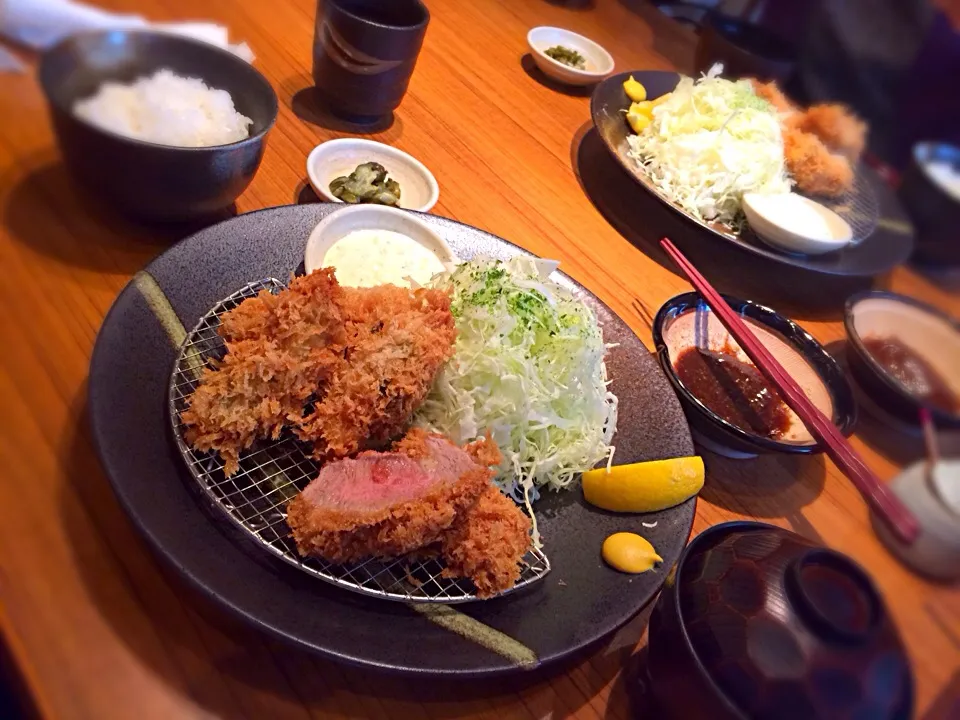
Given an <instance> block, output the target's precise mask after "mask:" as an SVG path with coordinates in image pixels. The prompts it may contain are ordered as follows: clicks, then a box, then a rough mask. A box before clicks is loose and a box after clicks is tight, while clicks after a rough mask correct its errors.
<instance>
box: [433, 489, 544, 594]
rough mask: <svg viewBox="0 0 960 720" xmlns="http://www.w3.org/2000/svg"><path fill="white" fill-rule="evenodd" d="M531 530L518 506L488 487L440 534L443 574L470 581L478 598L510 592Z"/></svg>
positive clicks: (526, 549) (526, 547)
mask: <svg viewBox="0 0 960 720" xmlns="http://www.w3.org/2000/svg"><path fill="white" fill-rule="evenodd" d="M530 528H531V523H530V518H528V517H527V516H526V514H525V513H524V512H523V511H522V510H521V509H520V508H519V507H518V506H517V504H516V503H515V502H513V500H511V499H510V498H508V497H507V496H506V495H504V494H503V493H501V492H500V490H499V489H498V488H497V487H496V485H492V484H489V483H488V485H487V488H486V489H485V490H484V491H483V493H482V494H481V495H480V497H479V498H478V499H477V501H476V502H475V503H474V504H473V505H472V506H471V507H470V508H469V509H468V510H466V511H465V512H462V513H460V515H458V517H457V519H456V521H455V522H454V523H453V525H452V526H451V527H450V529H449V530H448V531H447V532H445V533H444V534H443V539H442V541H441V546H440V547H441V554H442V555H443V559H444V561H445V562H446V564H447V569H446V570H445V571H444V574H445V575H448V576H461V577H468V578H470V579H471V580H472V581H473V584H474V585H476V587H477V597H481V598H482V597H490V596H491V595H496V594H497V593H500V592H503V591H504V590H507V589H509V588H512V587H513V586H514V585H516V583H517V580H518V579H519V578H520V559H521V558H522V557H523V556H524V555H525V554H526V552H527V551H528V550H529V549H530V543H531V540H530Z"/></svg>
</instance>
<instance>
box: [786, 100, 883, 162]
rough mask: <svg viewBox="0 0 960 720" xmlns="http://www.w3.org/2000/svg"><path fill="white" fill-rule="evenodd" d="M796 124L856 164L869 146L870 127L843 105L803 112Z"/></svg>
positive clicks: (824, 106) (812, 108)
mask: <svg viewBox="0 0 960 720" xmlns="http://www.w3.org/2000/svg"><path fill="white" fill-rule="evenodd" d="M792 122H793V124H794V126H795V127H796V128H797V129H798V130H802V131H803V132H808V133H812V134H813V135H816V136H817V137H818V138H819V139H820V141H821V142H823V144H824V145H826V146H827V148H829V149H830V150H832V151H833V152H836V153H840V154H841V155H843V156H844V157H845V158H847V159H848V160H849V161H850V162H852V163H856V162H857V161H858V160H859V159H860V156H861V155H862V154H863V148H864V146H865V145H866V143H867V124H866V123H865V122H863V120H861V119H860V118H858V117H857V116H856V115H854V114H853V113H852V112H850V111H849V110H848V109H847V108H846V107H844V106H843V105H837V104H826V105H812V106H810V107H809V108H807V109H806V110H804V111H803V112H801V113H799V114H798V115H797V117H796V118H795V119H793V121H792Z"/></svg>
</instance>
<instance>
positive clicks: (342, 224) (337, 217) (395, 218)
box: [303, 205, 457, 273]
mask: <svg viewBox="0 0 960 720" xmlns="http://www.w3.org/2000/svg"><path fill="white" fill-rule="evenodd" d="M355 230H391V231H393V232H397V233H400V234H401V235H406V236H407V237H409V238H411V239H412V240H415V241H416V242H418V243H420V244H421V245H423V246H424V247H425V248H427V249H428V250H430V251H431V252H432V253H433V254H434V255H436V256H437V257H438V258H439V259H440V262H441V263H443V264H444V265H448V264H454V263H456V262H457V256H456V255H454V253H453V250H451V249H450V246H449V245H447V242H446V241H445V240H444V239H443V238H442V237H440V236H439V235H437V233H435V232H434V231H433V230H431V229H430V228H429V227H427V225H426V223H424V222H422V221H421V220H419V219H418V218H417V216H416V215H414V214H412V213H408V212H404V211H403V210H398V209H396V208H392V207H384V206H383V205H350V206H348V207H344V208H341V209H338V210H336V211H335V212H332V213H330V214H329V215H327V216H326V217H325V218H324V219H323V220H321V221H320V223H319V224H318V225H317V226H316V227H315V228H314V229H313V232H312V233H310V238H309V239H308V240H307V249H306V251H305V253H304V258H303V265H304V268H305V269H306V271H307V273H312V272H313V271H314V270H316V269H317V268H321V267H324V257H325V256H326V254H327V251H328V250H330V248H331V247H332V246H333V245H334V243H336V242H337V241H338V240H340V239H341V238H343V237H344V236H346V235H349V234H350V233H352V232H354V231H355Z"/></svg>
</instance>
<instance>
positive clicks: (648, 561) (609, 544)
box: [600, 532, 663, 573]
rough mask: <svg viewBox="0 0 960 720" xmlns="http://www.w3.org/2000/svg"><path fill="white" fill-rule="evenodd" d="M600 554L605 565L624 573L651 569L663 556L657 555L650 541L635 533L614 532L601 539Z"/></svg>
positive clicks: (661, 560)
mask: <svg viewBox="0 0 960 720" xmlns="http://www.w3.org/2000/svg"><path fill="white" fill-rule="evenodd" d="M600 552H601V555H603V559H604V560H605V561H606V563H607V565H609V566H610V567H612V568H613V569H615V570H619V571H620V572H625V573H642V572H646V571H647V570H652V569H653V566H654V565H656V564H657V563H661V562H663V558H662V557H660V556H659V555H657V551H656V550H654V548H653V545H651V544H650V541H649V540H647V539H646V538H644V537H641V536H639V535H637V534H635V533H629V532H619V533H614V534H613V535H611V536H610V537H608V538H607V539H606V540H604V541H603V548H602V549H601V551H600Z"/></svg>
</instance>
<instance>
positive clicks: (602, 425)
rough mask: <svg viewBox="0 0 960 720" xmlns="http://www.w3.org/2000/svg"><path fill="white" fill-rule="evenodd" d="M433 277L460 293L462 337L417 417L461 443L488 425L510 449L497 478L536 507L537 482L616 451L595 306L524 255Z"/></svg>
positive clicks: (570, 475) (612, 402)
mask: <svg viewBox="0 0 960 720" xmlns="http://www.w3.org/2000/svg"><path fill="white" fill-rule="evenodd" d="M432 284H433V285H434V286H435V287H442V288H447V289H449V290H451V292H452V303H451V310H452V312H453V316H454V318H455V321H456V326H457V340H456V345H455V352H454V355H453V358H452V359H451V360H450V362H449V363H447V365H446V366H445V367H444V369H443V370H442V371H441V372H440V375H439V376H438V378H437V380H436V382H435V383H434V385H433V389H432V390H431V393H430V395H429V396H428V397H427V400H426V401H425V402H424V404H423V405H422V406H421V408H420V410H419V412H418V414H417V422H418V424H420V425H423V426H425V427H427V428H429V429H431V430H433V431H435V432H440V433H443V434H445V435H447V436H448V437H450V438H451V439H452V440H453V441H454V442H456V443H458V444H462V443H464V442H468V441H470V440H473V439H475V438H477V437H479V436H482V435H483V434H484V433H485V432H487V431H489V432H490V433H491V436H492V438H493V440H494V441H495V442H496V443H497V445H498V446H499V447H500V450H501V452H502V453H503V456H504V462H503V465H502V466H501V468H500V473H499V475H498V477H497V483H498V485H499V486H500V487H501V489H503V490H504V491H505V492H506V493H508V494H510V495H511V496H512V497H513V498H514V499H515V500H517V501H518V502H523V503H524V504H526V505H527V507H528V509H529V508H530V506H531V503H532V502H533V501H534V500H536V499H537V497H538V496H539V493H538V488H540V487H549V488H552V489H555V490H559V489H561V488H565V487H568V486H569V485H570V483H571V482H573V480H574V479H575V478H576V477H577V475H578V474H579V473H581V472H583V471H584V470H588V469H590V468H592V467H594V466H595V465H596V464H597V463H598V462H600V461H601V460H603V459H605V458H607V459H608V460H609V458H610V457H612V453H613V447H611V445H610V441H611V440H612V438H613V433H614V431H615V429H616V424H617V398H616V396H615V395H614V394H613V393H611V392H609V391H608V389H607V384H608V383H607V373H606V367H605V365H604V360H603V358H604V353H605V351H606V346H605V345H604V342H603V335H602V333H601V330H600V326H599V325H598V323H597V318H596V316H595V315H594V314H593V312H592V311H591V310H590V308H588V307H587V306H586V305H585V304H584V303H583V302H581V301H580V300H579V299H577V298H576V297H575V296H574V295H573V294H572V293H570V292H569V291H568V290H567V289H565V288H563V287H561V286H560V285H558V284H557V283H555V282H552V281H550V280H549V279H546V278H541V276H540V274H539V273H538V271H537V265H536V263H535V262H534V260H533V259H532V258H529V257H524V256H520V257H515V258H512V259H511V260H509V261H507V262H501V261H500V260H492V259H489V258H483V257H481V258H476V259H474V260H471V261H470V262H466V263H463V264H461V265H459V266H457V267H456V268H455V269H454V270H453V271H452V272H448V273H444V274H441V275H438V276H437V277H435V278H434V280H433V281H432ZM531 515H532V513H531ZM534 539H535V540H536V539H537V534H536V532H534Z"/></svg>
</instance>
